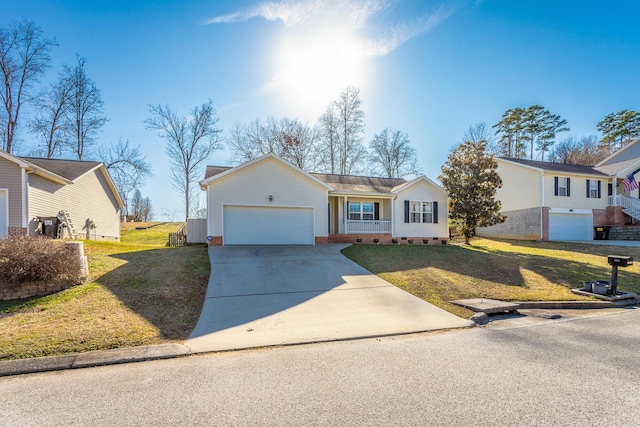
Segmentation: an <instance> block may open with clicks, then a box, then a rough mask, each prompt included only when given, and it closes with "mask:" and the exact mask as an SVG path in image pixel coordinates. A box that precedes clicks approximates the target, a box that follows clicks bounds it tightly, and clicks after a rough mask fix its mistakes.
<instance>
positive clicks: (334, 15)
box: [206, 0, 461, 57]
mask: <svg viewBox="0 0 640 427" xmlns="http://www.w3.org/2000/svg"><path fill="white" fill-rule="evenodd" d="M398 3H399V0H281V1H268V2H262V3H259V4H257V5H256V6H254V7H251V8H247V9H243V10H239V11H236V12H233V13H231V14H228V15H221V16H217V17H215V18H212V19H209V20H208V21H206V23H207V24H218V23H234V22H244V21H248V20H250V19H253V18H263V19H266V20H268V21H281V22H282V23H283V24H284V26H285V27H287V28H289V29H299V30H303V31H307V30H314V31H317V30H318V29H319V28H320V29H326V28H331V29H348V30H350V31H358V30H361V29H363V28H365V27H366V26H367V23H368V22H369V21H371V20H372V19H373V18H374V17H376V16H379V15H381V14H383V13H384V12H386V11H389V10H391V9H393V8H394V7H395V6H396V5H397V4H398ZM460 6H461V4H460V3H456V4H453V5H451V4H450V5H449V6H440V7H438V8H437V9H436V10H435V11H434V12H433V13H431V14H429V15H423V16H420V17H417V18H415V19H414V20H412V21H410V22H400V23H397V24H395V25H393V26H391V27H389V28H386V29H385V28H373V29H372V31H371V32H373V33H377V34H383V35H382V36H381V37H378V38H376V39H366V38H365V39H362V43H363V51H364V52H363V55H364V56H365V57H370V56H385V55H387V54H389V53H390V52H392V51H393V50H395V49H396V48H398V47H399V46H401V45H402V44H403V43H405V42H407V41H408V40H410V39H412V38H414V37H416V36H418V35H420V34H422V33H426V32H428V31H429V30H431V29H432V28H434V27H435V26H437V25H438V24H440V23H441V22H442V21H444V20H446V19H447V18H448V17H449V16H451V15H452V14H453V13H454V12H455V11H456V10H458V9H459V8H460Z"/></svg>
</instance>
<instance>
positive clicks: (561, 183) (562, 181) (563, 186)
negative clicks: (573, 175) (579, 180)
mask: <svg viewBox="0 0 640 427" xmlns="http://www.w3.org/2000/svg"><path fill="white" fill-rule="evenodd" d="M568 187H569V186H568V185H567V177H566V176H559V177H558V197H569V196H568V195H567V188H568ZM563 192H564V194H562V193H563Z"/></svg>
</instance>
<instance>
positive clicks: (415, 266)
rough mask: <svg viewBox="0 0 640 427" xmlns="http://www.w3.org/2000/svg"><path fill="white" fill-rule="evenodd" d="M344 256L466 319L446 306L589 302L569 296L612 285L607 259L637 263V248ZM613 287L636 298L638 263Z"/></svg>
mask: <svg viewBox="0 0 640 427" xmlns="http://www.w3.org/2000/svg"><path fill="white" fill-rule="evenodd" d="M343 253H344V254H345V255H346V256H347V257H349V258H351V259H352V260H354V261H355V262H357V263H358V264H360V265H362V266H363V267H364V268H366V269H367V270H369V271H371V272H373V273H375V274H377V275H379V276H380V277H382V278H383V279H385V280H387V281H389V282H391V283H393V284H394V285H396V286H398V287H399V288H401V289H404V290H406V291H408V292H410V293H412V294H414V295H416V296H417V297H419V298H422V299H424V300H426V301H429V302H430V303H432V304H435V305H437V306H438V307H441V308H443V309H445V310H447V311H450V312H452V313H455V314H457V315H459V316H462V317H466V318H468V317H470V316H471V315H472V314H473V312H471V311H469V310H466V309H464V308H461V307H458V306H456V305H454V304H451V303H450V302H449V301H451V300H456V299H463V298H494V299H499V300H503V301H563V300H586V299H589V298H587V297H581V296H578V295H575V294H573V293H572V292H571V291H570V290H571V289H572V288H577V287H581V286H582V281H584V280H587V281H591V280H597V279H601V280H602V279H604V280H609V279H610V276H611V267H610V266H609V265H608V264H607V255H610V254H613V255H631V256H633V257H634V259H635V260H637V261H640V249H638V248H626V247H625V248H623V247H612V246H599V245H584V244H574V243H558V242H528V241H515V240H514V241H509V240H489V239H473V240H472V246H462V245H451V244H450V245H433V246H422V245H354V246H351V247H349V248H346V249H345V250H344V251H343ZM618 288H619V289H620V290H625V291H631V292H636V293H638V292H640V266H638V263H636V264H634V265H633V266H631V267H628V268H620V269H619V281H618Z"/></svg>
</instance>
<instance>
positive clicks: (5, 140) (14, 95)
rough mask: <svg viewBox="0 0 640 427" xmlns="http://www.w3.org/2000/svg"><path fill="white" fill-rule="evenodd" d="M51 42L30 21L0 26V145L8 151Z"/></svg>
mask: <svg viewBox="0 0 640 427" xmlns="http://www.w3.org/2000/svg"><path fill="white" fill-rule="evenodd" d="M55 45H56V42H55V40H50V39H46V38H42V29H41V28H40V27H38V26H37V25H35V24H34V23H33V22H31V21H27V20H23V21H21V22H12V23H11V24H9V26H8V27H6V28H5V27H0V70H2V77H3V82H4V87H3V90H0V100H2V104H3V105H2V106H3V110H4V111H3V114H2V117H1V119H2V122H3V123H2V124H3V125H4V126H3V127H4V129H3V131H2V132H0V136H1V137H2V139H1V140H0V148H1V149H3V150H5V151H7V152H9V153H11V152H13V151H14V148H15V147H14V145H15V142H16V138H15V137H16V128H17V127H18V120H19V118H20V111H21V109H22V106H23V104H24V103H25V102H29V101H30V100H31V96H32V93H31V90H32V85H33V83H35V82H37V81H38V78H39V77H40V75H41V74H42V73H43V72H44V71H45V70H46V69H47V68H48V67H49V59H50V58H49V51H50V49H51V47H52V46H55Z"/></svg>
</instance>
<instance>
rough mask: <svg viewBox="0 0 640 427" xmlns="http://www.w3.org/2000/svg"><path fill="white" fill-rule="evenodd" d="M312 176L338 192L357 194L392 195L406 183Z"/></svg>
mask: <svg viewBox="0 0 640 427" xmlns="http://www.w3.org/2000/svg"><path fill="white" fill-rule="evenodd" d="M311 175H313V176H315V177H316V178H318V179H319V180H320V181H322V182H325V183H327V184H329V185H330V186H332V187H333V188H334V189H335V190H336V191H349V192H351V191H353V192H357V193H390V192H391V191H392V190H393V189H394V188H395V187H397V186H399V185H402V184H404V183H406V182H407V181H405V180H404V179H396V178H376V177H371V176H354V175H333V174H325V173H312V174H311Z"/></svg>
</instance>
